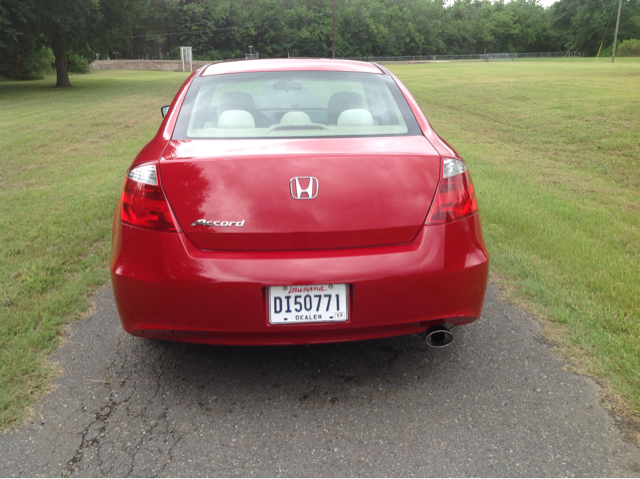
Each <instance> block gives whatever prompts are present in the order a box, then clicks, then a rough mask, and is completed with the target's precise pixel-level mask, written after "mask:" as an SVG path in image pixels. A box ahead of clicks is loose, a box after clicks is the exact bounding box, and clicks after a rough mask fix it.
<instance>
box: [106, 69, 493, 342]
mask: <svg viewBox="0 0 640 479" xmlns="http://www.w3.org/2000/svg"><path fill="white" fill-rule="evenodd" d="M164 113H166V115H165V118H164V121H163V122H162V125H161V126H160V130H159V131H158V133H157V134H156V136H155V137H154V138H153V139H152V140H151V142H149V144H147V145H146V146H145V147H144V148H143V149H142V151H141V152H140V153H139V154H138V156H137V157H136V159H135V160H134V162H133V164H132V165H131V167H130V168H129V171H128V172H127V175H126V179H125V183H124V189H123V193H122V196H121V198H120V201H119V202H118V205H117V208H116V213H115V218H114V222H113V237H112V249H111V279H112V282H113V290H114V293H115V298H116V302H117V305H118V311H119V313H120V317H121V319H122V325H123V326H124V329H125V330H126V331H127V332H129V333H131V334H134V335H136V336H142V337H147V338H161V339H170V340H176V341H188V342H201V343H211V344H237V345H276V344H309V343H325V342H337V341H355V340H363V339H372V338H380V337H385V336H394V335H402V334H410V333H419V334H423V335H424V336H425V337H426V340H427V343H428V344H430V345H432V346H436V347H438V346H445V345H447V344H449V343H450V342H451V340H452V339H453V334H452V333H451V329H452V328H453V327H454V326H456V325H461V324H466V323H470V322H472V321H474V320H475V319H477V318H478V317H479V316H480V313H481V310H482V303H483V301H484V296H485V290H486V286H487V275H488V270H489V256H488V253H487V249H486V247H485V245H484V242H483V239H482V232H481V227H480V217H479V215H478V208H477V204H476V197H475V193H474V189H473V184H472V183H471V177H470V176H469V171H468V170H467V165H466V164H465V162H464V161H463V160H462V159H461V158H460V156H459V155H458V154H457V153H456V151H455V150H453V149H452V148H451V147H450V146H449V145H448V144H447V143H446V142H445V141H444V140H442V139H441V138H440V137H438V135H437V134H436V133H435V132H434V131H433V130H432V128H431V126H430V125H429V122H428V121H427V119H426V118H425V116H424V114H423V113H422V111H421V110H420V107H419V106H418V104H417V103H416V101H415V100H414V99H413V97H412V96H411V94H410V93H409V91H408V90H407V89H406V87H405V86H404V85H403V84H402V83H401V82H400V81H399V80H398V78H396V77H395V76H394V75H393V73H391V72H390V71H389V70H387V69H386V68H384V67H382V66H379V65H375V64H370V63H362V62H354V61H343V60H315V59H308V60H297V59H296V60H289V59H283V60H252V61H238V62H229V63H219V64H214V65H208V66H204V67H202V68H200V69H199V70H198V71H196V72H195V73H194V74H193V75H191V76H190V77H189V78H188V79H187V81H186V82H185V83H184V85H183V86H182V87H181V88H180V90H179V91H178V94H177V95H176V97H175V99H174V100H173V103H172V104H171V106H170V107H169V108H168V111H167V110H166V109H163V114H164Z"/></svg>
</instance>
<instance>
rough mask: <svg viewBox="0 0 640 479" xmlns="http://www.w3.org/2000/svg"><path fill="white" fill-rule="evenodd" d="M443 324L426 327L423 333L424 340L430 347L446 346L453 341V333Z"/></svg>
mask: <svg viewBox="0 0 640 479" xmlns="http://www.w3.org/2000/svg"><path fill="white" fill-rule="evenodd" d="M447 326H448V325H445V324H437V325H435V326H431V327H430V328H428V329H427V330H426V331H425V332H424V334H425V337H424V340H425V342H426V343H427V346H430V347H432V348H446V347H447V346H449V345H450V344H451V343H452V342H453V333H452V332H451V329H452V328H453V325H451V327H450V328H448V327H447Z"/></svg>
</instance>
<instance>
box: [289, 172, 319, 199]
mask: <svg viewBox="0 0 640 479" xmlns="http://www.w3.org/2000/svg"><path fill="white" fill-rule="evenodd" d="M289 187H290V188H291V196H292V197H293V199H295V200H312V199H314V198H315V197H316V196H318V178H314V177H313V176H296V177H295V178H291V180H289Z"/></svg>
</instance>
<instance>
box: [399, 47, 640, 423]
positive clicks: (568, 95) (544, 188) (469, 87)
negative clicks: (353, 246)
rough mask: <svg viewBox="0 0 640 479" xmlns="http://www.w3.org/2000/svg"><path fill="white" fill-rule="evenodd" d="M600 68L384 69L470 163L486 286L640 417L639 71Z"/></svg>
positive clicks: (575, 64) (587, 62)
mask: <svg viewBox="0 0 640 479" xmlns="http://www.w3.org/2000/svg"><path fill="white" fill-rule="evenodd" d="M608 60H609V61H602V59H600V61H598V62H597V63H596V62H594V61H593V59H580V60H578V61H565V62H559V61H551V62H541V61H534V62H527V61H518V62H508V63H484V64H462V63H461V64H451V63H449V64H427V65H411V66H394V67H393V68H392V69H393V71H394V72H395V73H396V74H397V75H398V76H399V77H400V78H401V79H402V80H403V82H405V83H406V85H407V86H408V87H409V89H410V90H411V91H412V92H413V94H414V96H415V98H416V99H417V101H418V102H419V103H420V105H421V107H422V108H423V110H424V111H425V113H426V114H427V116H428V118H429V119H430V121H431V123H432V125H433V127H434V128H435V130H436V131H437V132H438V133H439V134H440V135H442V136H443V137H444V138H446V139H447V141H449V142H450V143H452V144H453V145H454V147H456V149H457V150H458V152H459V153H460V154H461V155H462V156H463V157H464V158H465V159H466V160H467V162H468V163H469V165H470V169H471V173H472V177H473V180H474V184H475V186H476V189H477V194H478V201H479V206H480V211H481V215H482V221H483V228H484V236H485V240H486V242H487V246H488V248H489V251H490V253H491V268H492V271H493V272H495V273H497V275H496V276H494V277H492V280H493V281H494V282H495V283H497V284H499V285H501V286H503V287H504V289H505V290H506V294H507V295H508V296H509V297H510V298H512V299H513V300H515V301H517V302H518V303H519V304H521V305H523V306H524V307H525V308H526V309H528V310H529V311H531V312H533V313H534V314H536V315H538V316H539V317H541V318H542V319H545V320H546V321H545V332H546V334H547V335H548V336H549V337H550V338H551V339H553V340H554V341H555V342H556V344H558V345H559V346H560V351H561V352H562V353H563V354H565V355H566V357H568V358H569V359H571V360H572V361H573V363H574V364H575V365H576V366H577V368H578V369H579V370H580V371H582V372H586V373H588V374H590V375H593V376H595V377H597V378H599V379H601V380H602V381H603V382H604V384H606V385H608V386H609V387H610V389H609V390H608V392H609V393H610V394H617V395H619V397H621V398H622V399H623V401H622V404H623V405H626V406H627V407H629V408H631V410H632V411H635V414H636V415H637V414H639V411H640V194H639V191H640V61H638V60H637V59H626V58H625V59H620V60H624V61H618V60H616V63H615V64H614V65H612V64H611V63H610V59H608ZM505 367H508V365H505ZM632 414H633V413H632Z"/></svg>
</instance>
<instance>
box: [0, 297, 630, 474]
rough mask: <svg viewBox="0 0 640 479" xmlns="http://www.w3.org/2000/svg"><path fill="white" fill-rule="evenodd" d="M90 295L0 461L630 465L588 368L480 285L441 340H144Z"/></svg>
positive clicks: (195, 469)
mask: <svg viewBox="0 0 640 479" xmlns="http://www.w3.org/2000/svg"><path fill="white" fill-rule="evenodd" d="M94 300H95V302H96V312H95V313H94V314H93V315H91V316H90V317H88V318H86V319H84V320H82V321H80V322H78V323H76V324H75V325H74V326H73V333H72V334H71V335H70V336H69V337H68V340H67V344H66V345H65V346H64V347H62V348H60V349H59V350H58V351H57V352H56V354H55V355H54V357H53V360H54V361H56V362H57V363H59V364H60V366H61V367H62V369H63V373H62V374H61V375H60V377H59V378H58V379H57V381H56V390H55V391H54V392H53V393H51V394H49V395H48V396H47V397H45V398H44V399H43V400H42V401H41V402H40V403H39V405H38V406H37V407H36V409H35V416H34V420H33V421H32V422H30V423H28V424H27V425H26V426H24V427H22V428H21V429H19V430H17V431H12V432H9V433H6V434H4V435H0V476H5V477H6V476H9V477H10V476H51V477H52V476H60V475H67V476H103V475H107V476H327V477H331V476H635V477H637V476H640V450H639V449H638V447H636V446H635V445H634V444H631V443H629V442H625V440H624V436H623V435H622V434H621V433H620V431H619V429H618V427H617V426H616V419H615V417H613V416H612V415H611V414H609V413H608V412H606V411H605V410H604V409H602V407H601V406H600V404H599V392H600V389H599V387H598V386H597V384H596V383H595V382H593V381H592V380H590V379H588V378H586V377H582V376H577V375H575V374H573V373H571V372H568V371H566V370H565V369H563V366H564V364H565V363H564V362H563V361H562V360H561V359H560V358H559V357H558V356H557V355H556V354H555V353H553V352H552V349H551V347H550V346H549V345H548V344H546V343H545V342H544V341H543V340H542V339H541V338H540V337H539V336H538V334H537V330H538V325H537V323H536V322H535V321H534V320H532V319H531V318H530V317H528V316H527V315H526V314H524V313H523V312H522V311H520V310H518V309H517V308H514V307H512V306H510V305H508V304H506V303H505V302H503V301H501V300H500V299H499V298H498V295H497V293H496V291H495V290H494V289H492V288H490V289H489V292H488V296H487V301H486V303H485V308H484V312H483V316H482V318H481V319H480V320H478V321H477V322H475V323H474V324H472V325H469V326H465V327H461V328H458V329H456V330H455V333H456V340H455V342H454V344H453V345H452V346H451V347H449V348H447V349H443V350H434V349H430V348H428V347H427V346H426V345H425V344H424V342H423V341H422V340H421V339H420V338H417V337H414V336H407V337H399V338H391V339H385V340H378V341H367V342H360V343H351V344H337V345H324V346H302V347H276V348H242V347H212V346H194V345H183V344H174V343H168V342H161V341H148V340H142V339H138V338H134V337H131V336H129V335H127V334H126V333H124V332H123V331H122V329H121V327H120V324H119V319H118V315H117V312H116V308H115V305H114V302H113V295H112V292H111V289H110V288H105V289H102V290H101V291H100V292H99V293H98V294H97V295H96V297H95V298H94Z"/></svg>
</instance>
